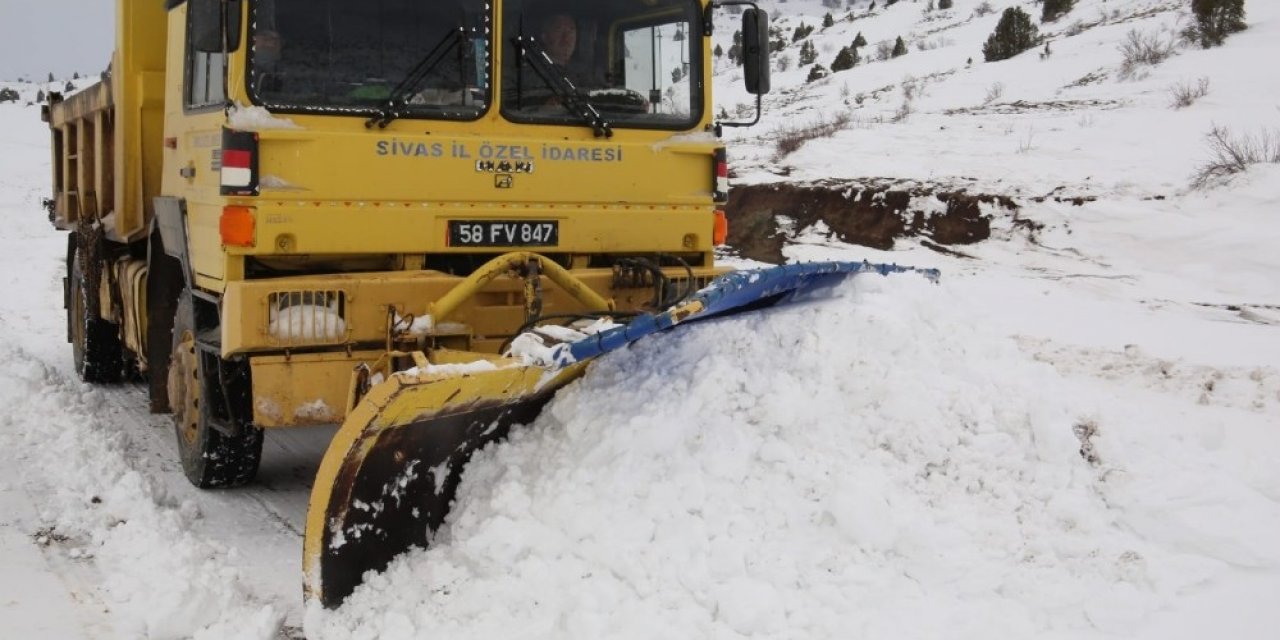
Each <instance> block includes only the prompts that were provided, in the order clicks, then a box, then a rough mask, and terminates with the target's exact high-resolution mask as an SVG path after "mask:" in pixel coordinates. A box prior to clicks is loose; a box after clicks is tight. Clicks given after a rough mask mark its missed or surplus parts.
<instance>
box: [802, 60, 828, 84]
mask: <svg viewBox="0 0 1280 640" xmlns="http://www.w3.org/2000/svg"><path fill="white" fill-rule="evenodd" d="M828 75H831V74H830V72H828V71H827V68H826V67H824V66H822V65H820V64H815V65H813V67H812V68H811V69H809V78H808V79H806V80H805V82H813V81H814V80H821V79H823V78H825V77H827V76H828Z"/></svg>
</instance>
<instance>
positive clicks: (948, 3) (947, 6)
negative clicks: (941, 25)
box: [938, 0, 953, 11]
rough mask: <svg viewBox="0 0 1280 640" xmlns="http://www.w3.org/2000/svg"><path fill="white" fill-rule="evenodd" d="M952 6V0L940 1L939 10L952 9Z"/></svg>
mask: <svg viewBox="0 0 1280 640" xmlns="http://www.w3.org/2000/svg"><path fill="white" fill-rule="evenodd" d="M952 4H953V3H952V2H951V0H938V8H939V9H942V10H943V11H945V10H947V9H950V8H951V6H952Z"/></svg>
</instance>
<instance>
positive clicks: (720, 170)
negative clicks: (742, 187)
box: [716, 160, 729, 178]
mask: <svg viewBox="0 0 1280 640" xmlns="http://www.w3.org/2000/svg"><path fill="white" fill-rule="evenodd" d="M716 177H717V178H728V177H729V163H728V162H725V161H724V160H721V161H719V162H717V163H716Z"/></svg>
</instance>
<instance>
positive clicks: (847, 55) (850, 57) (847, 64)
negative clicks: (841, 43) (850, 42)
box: [831, 47, 858, 72]
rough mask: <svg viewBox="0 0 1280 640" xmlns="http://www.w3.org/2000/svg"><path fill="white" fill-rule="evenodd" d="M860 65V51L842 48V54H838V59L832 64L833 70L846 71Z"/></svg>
mask: <svg viewBox="0 0 1280 640" xmlns="http://www.w3.org/2000/svg"><path fill="white" fill-rule="evenodd" d="M857 64H858V50H857V49H853V48H851V47H842V48H841V49H840V53H837V54H836V59H835V60H833V61H832V62H831V70H832V71H833V72H834V71H844V70H845V69H852V68H854V67H855V66H857Z"/></svg>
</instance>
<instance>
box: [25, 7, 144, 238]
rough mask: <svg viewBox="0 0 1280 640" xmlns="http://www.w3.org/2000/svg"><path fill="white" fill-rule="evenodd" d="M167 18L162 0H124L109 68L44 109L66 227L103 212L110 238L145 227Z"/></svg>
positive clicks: (57, 213) (54, 203)
mask: <svg viewBox="0 0 1280 640" xmlns="http://www.w3.org/2000/svg"><path fill="white" fill-rule="evenodd" d="M165 19H166V16H165V9H164V4H163V3H162V2H160V0H118V2H117V3H116V51H115V54H114V56H113V57H112V61H111V67H110V70H109V72H108V74H107V75H106V76H105V77H104V79H103V80H102V81H101V82H98V83H95V84H93V85H91V86H89V87H87V88H85V89H82V90H80V91H78V92H76V93H74V94H73V95H71V96H68V97H66V98H65V99H64V98H63V96H62V95H61V94H58V93H53V94H51V95H50V97H49V103H48V104H47V105H46V106H45V107H44V109H43V114H42V115H43V118H44V120H45V122H48V123H49V128H50V130H51V134H52V141H51V142H52V145H51V146H52V152H53V163H52V164H53V197H52V198H51V200H50V207H49V209H50V211H49V213H50V219H51V221H52V222H53V223H54V225H55V226H56V227H58V228H59V229H73V228H75V227H76V226H77V225H78V224H79V222H80V221H81V220H86V221H93V220H104V222H105V224H104V227H105V228H104V233H105V235H106V237H107V238H108V239H111V240H115V241H118V242H123V241H128V240H133V239H137V238H138V237H140V236H142V235H145V233H146V229H147V224H148V222H149V221H150V218H151V207H152V204H151V201H152V198H154V197H155V196H156V195H158V194H159V192H160V173H161V166H162V162H163V158H162V148H163V136H164V83H165V80H164V77H165V76H164V70H165V60H164V57H165V36H164V34H165V32H166V23H165ZM112 214H114V215H112Z"/></svg>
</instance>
